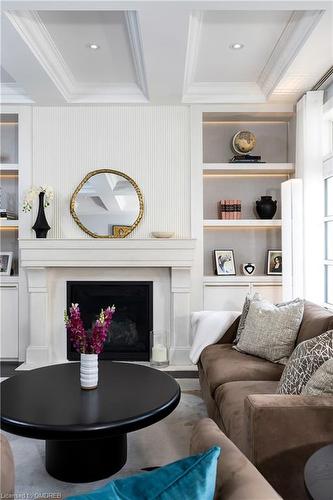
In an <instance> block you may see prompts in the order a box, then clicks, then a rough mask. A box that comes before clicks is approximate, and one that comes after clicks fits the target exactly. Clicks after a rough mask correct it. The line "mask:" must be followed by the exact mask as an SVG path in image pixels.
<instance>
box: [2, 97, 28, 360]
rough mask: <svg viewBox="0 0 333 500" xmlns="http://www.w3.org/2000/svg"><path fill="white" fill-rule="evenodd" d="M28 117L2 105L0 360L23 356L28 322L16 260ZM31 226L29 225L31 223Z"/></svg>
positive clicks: (17, 108)
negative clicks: (8, 266)
mask: <svg viewBox="0 0 333 500" xmlns="http://www.w3.org/2000/svg"><path fill="white" fill-rule="evenodd" d="M30 117H31V110H30V108H28V107H25V106H3V107H2V113H1V114H0V144H1V151H0V185H1V192H0V207H1V212H2V213H1V217H0V238H1V252H2V258H3V261H2V269H1V272H0V293H1V311H0V319H1V326H0V330H1V335H0V352H1V359H6V360H18V359H21V360H22V359H24V358H23V356H24V351H25V347H26V346H25V342H27V339H26V338H24V333H25V330H26V325H27V321H28V319H27V316H26V309H25V308H26V305H27V302H28V300H27V290H26V281H25V276H24V273H22V272H21V268H20V262H19V236H22V224H23V226H25V225H28V226H29V225H30V224H29V221H28V220H25V221H24V220H23V221H22V220H21V217H20V216H21V214H20V210H19V206H20V199H21V194H22V191H23V189H26V187H27V183H28V182H29V181H30V175H31V172H30V166H31V158H30V141H31V130H30ZM30 227H31V226H30ZM6 253H7V254H10V253H11V254H12V265H11V269H10V270H9V271H10V274H7V273H6V271H7V262H9V260H7V256H6V255H3V254H6Z"/></svg>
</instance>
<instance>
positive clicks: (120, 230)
mask: <svg viewBox="0 0 333 500" xmlns="http://www.w3.org/2000/svg"><path fill="white" fill-rule="evenodd" d="M98 174H115V175H118V176H120V177H123V178H124V179H126V180H127V181H128V182H130V183H131V185H132V186H133V188H134V190H135V192H136V194H137V197H138V200H139V215H138V216H137V218H136V220H135V221H134V223H133V224H132V225H131V226H118V227H117V232H116V234H112V235H108V234H103V235H102V234H97V233H94V232H93V231H90V229H88V228H87V227H86V226H85V225H84V224H82V222H81V221H80V217H79V215H78V214H77V213H76V210H75V207H76V200H77V196H78V194H79V192H80V191H81V189H82V187H83V186H84V184H85V183H86V182H87V181H88V180H89V179H90V178H91V177H93V176H94V175H98ZM143 208H144V206H143V196H142V193H141V191H140V189H139V187H138V185H137V184H136V182H135V181H134V180H133V179H131V177H129V176H128V175H126V174H124V173H123V172H119V171H118V170H111V169H109V168H102V169H100V170H93V171H92V172H89V173H88V174H87V175H86V176H85V177H84V178H83V179H82V181H81V182H80V184H79V185H78V186H77V188H76V189H75V191H74V193H73V194H72V197H71V201H70V212H71V215H72V217H73V219H74V220H75V222H76V223H77V225H78V226H79V227H80V229H82V231H84V232H85V233H87V234H89V235H90V236H92V237H93V238H126V236H128V235H129V234H130V233H131V232H132V231H133V230H134V229H135V228H136V227H137V225H138V224H139V222H140V221H141V219H142V217H143Z"/></svg>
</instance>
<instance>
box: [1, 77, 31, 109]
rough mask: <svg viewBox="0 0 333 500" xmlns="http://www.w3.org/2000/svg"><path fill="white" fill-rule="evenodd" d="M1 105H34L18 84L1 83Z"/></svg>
mask: <svg viewBox="0 0 333 500" xmlns="http://www.w3.org/2000/svg"><path fill="white" fill-rule="evenodd" d="M0 96H1V98H0V101H1V104H33V103H34V101H33V100H32V99H30V97H28V96H27V95H26V93H25V92H24V90H23V89H22V88H21V87H19V86H18V85H17V83H16V82H8V83H0Z"/></svg>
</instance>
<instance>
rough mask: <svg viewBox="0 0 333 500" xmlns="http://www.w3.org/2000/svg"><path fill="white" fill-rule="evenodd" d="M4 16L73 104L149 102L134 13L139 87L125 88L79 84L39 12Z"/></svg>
mask: <svg viewBox="0 0 333 500" xmlns="http://www.w3.org/2000/svg"><path fill="white" fill-rule="evenodd" d="M5 15H6V17H7V18H8V19H9V21H10V22H11V23H12V25H13V26H14V28H15V29H16V31H17V32H18V33H19V35H20V36H21V38H22V39H23V40H24V42H25V43H26V45H27V46H28V47H29V48H30V50H31V52H32V54H33V55H34V56H35V58H36V59H37V60H38V61H39V63H40V65H41V67H42V68H43V69H44V70H45V72H46V73H47V75H48V76H49V78H50V79H51V81H52V82H53V83H54V85H55V86H56V87H57V89H58V91H59V92H60V94H61V95H62V96H63V98H64V99H65V101H66V102H68V103H71V104H78V103H117V104H118V103H146V102H147V84H146V75H145V69H144V63H143V53H142V46H141V37H140V31H139V27H138V24H137V16H136V13H135V12H134V11H131V12H127V13H126V24H127V29H128V36H129V40H130V45H131V51H132V58H133V62H134V66H135V70H136V77H137V82H138V84H136V83H131V82H129V83H124V84H122V85H114V84H110V85H98V84H96V85H92V84H84V83H80V82H77V81H76V79H75V77H74V75H73V73H72V71H71V68H70V67H69V66H68V65H67V63H66V61H65V60H64V58H63V56H62V54H61V53H60V51H59V50H58V48H57V46H56V44H55V42H54V41H53V39H52V37H51V35H50V33H49V32H48V30H47V27H46V26H45V25H44V23H43V21H42V19H41V17H40V16H39V14H38V12H36V11H30V10H24V11H10V12H6V14H5ZM51 102H52V100H51Z"/></svg>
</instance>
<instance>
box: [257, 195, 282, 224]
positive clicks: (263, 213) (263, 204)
mask: <svg viewBox="0 0 333 500" xmlns="http://www.w3.org/2000/svg"><path fill="white" fill-rule="evenodd" d="M276 208H277V201H276V200H272V197H271V196H262V197H261V200H260V201H256V210H257V214H258V215H259V217H260V219H273V217H274V215H275V212H276Z"/></svg>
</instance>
